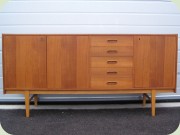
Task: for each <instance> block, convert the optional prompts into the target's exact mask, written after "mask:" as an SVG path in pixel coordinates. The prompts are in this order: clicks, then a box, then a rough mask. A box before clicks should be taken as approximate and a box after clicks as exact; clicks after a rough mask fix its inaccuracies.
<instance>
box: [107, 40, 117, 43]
mask: <svg viewBox="0 0 180 135" xmlns="http://www.w3.org/2000/svg"><path fill="white" fill-rule="evenodd" d="M107 42H108V43H117V42H118V40H107Z"/></svg>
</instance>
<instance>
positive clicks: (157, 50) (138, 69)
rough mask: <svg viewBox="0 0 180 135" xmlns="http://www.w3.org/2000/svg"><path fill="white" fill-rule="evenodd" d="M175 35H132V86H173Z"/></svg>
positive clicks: (174, 75) (175, 56)
mask: <svg viewBox="0 0 180 135" xmlns="http://www.w3.org/2000/svg"><path fill="white" fill-rule="evenodd" d="M176 66H177V36H176V35H175V36H173V35H166V36H164V35H163V36H160V35H157V36H135V37H134V81H135V83H134V86H135V87H136V88H175V86H176Z"/></svg>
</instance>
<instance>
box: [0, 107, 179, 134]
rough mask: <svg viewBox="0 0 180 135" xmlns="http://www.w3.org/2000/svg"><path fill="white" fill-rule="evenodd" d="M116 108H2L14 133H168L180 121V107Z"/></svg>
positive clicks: (3, 120) (1, 113) (1, 119)
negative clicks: (153, 114)
mask: <svg viewBox="0 0 180 135" xmlns="http://www.w3.org/2000/svg"><path fill="white" fill-rule="evenodd" d="M150 112H151V111H150V109H113V110H31V117H30V118H25V116H24V110H0V122H1V124H2V126H3V128H4V129H5V130H6V131H7V132H9V133H11V134H13V135H167V134H169V133H172V132H173V131H174V130H175V129H176V128H177V127H178V125H179V122H180V108H159V109H157V116H156V117H155V118H153V117H151V116H150Z"/></svg>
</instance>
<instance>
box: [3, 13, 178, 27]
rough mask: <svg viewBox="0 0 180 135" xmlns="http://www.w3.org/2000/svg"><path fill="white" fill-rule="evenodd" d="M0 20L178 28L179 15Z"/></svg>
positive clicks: (7, 19)
mask: <svg viewBox="0 0 180 135" xmlns="http://www.w3.org/2000/svg"><path fill="white" fill-rule="evenodd" d="M0 18H1V21H0V25H102V24H105V25H125V26H129V25H131V26H132V25H133V26H153V25H154V26H180V23H179V20H180V14H175V15H171V14H155V15H154V14H132V13H131V14H130V13H76V14H73V13H28V14H26V13H4V14H3V13H1V14H0ZM167 18H168V19H167ZM162 22H163V23H162Z"/></svg>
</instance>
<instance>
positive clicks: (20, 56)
mask: <svg viewBox="0 0 180 135" xmlns="http://www.w3.org/2000/svg"><path fill="white" fill-rule="evenodd" d="M46 49H47V48H46V36H37V35H36V36H35V35H34V36H33V35H32V36H30V35H23V36H20V35H16V36H13V35H12V36H10V35H4V36H3V75H4V88H5V89H6V88H13V89H17V90H20V89H29V90H31V89H41V88H46V82H47V75H46V65H47V64H46V56H47V53H46Z"/></svg>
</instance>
